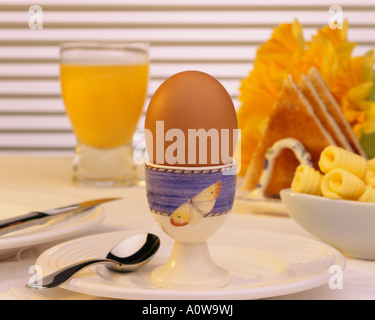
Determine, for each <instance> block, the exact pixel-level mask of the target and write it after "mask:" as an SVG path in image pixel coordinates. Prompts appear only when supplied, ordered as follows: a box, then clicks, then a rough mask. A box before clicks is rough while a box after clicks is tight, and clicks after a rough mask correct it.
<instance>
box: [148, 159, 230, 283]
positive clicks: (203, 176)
mask: <svg viewBox="0 0 375 320" xmlns="http://www.w3.org/2000/svg"><path fill="white" fill-rule="evenodd" d="M145 168H146V172H145V179H146V191H147V200H148V204H149V207H150V210H151V213H152V216H153V217H154V219H155V220H156V222H157V223H158V224H159V226H160V227H161V228H162V230H163V231H164V232H166V233H167V234H168V235H169V236H170V237H172V238H173V239H174V240H175V243H174V246H173V250H172V253H171V256H170V258H169V260H168V261H167V262H166V264H164V265H162V266H161V267H159V268H157V269H155V270H154V271H153V272H152V274H151V283H152V284H153V285H155V286H157V287H161V288H168V289H203V288H204V289H210V288H212V289H213V288H220V287H223V286H225V285H227V284H229V282H230V274H229V272H228V271H227V270H225V269H223V268H221V267H219V266H218V265H216V264H215V262H214V261H213V260H212V258H211V255H210V252H209V249H208V245H207V241H206V240H207V239H208V238H209V237H211V236H212V235H213V234H215V233H216V232H217V230H218V229H219V228H220V227H221V226H222V224H223V223H224V222H225V220H226V218H227V217H228V214H229V213H230V211H231V209H232V206H233V201H234V197H235V191H236V173H237V169H236V166H235V165H234V164H229V165H224V166H216V167H200V168H198V167H197V168H189V167H184V168H181V167H170V166H162V165H155V164H150V163H149V164H146V166H145Z"/></svg>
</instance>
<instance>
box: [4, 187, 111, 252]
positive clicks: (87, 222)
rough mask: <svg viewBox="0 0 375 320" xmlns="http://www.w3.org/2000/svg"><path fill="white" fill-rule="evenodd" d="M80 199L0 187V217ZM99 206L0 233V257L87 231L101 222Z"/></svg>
mask: <svg viewBox="0 0 375 320" xmlns="http://www.w3.org/2000/svg"><path fill="white" fill-rule="evenodd" d="M80 201H82V199H78V198H76V197H67V196H61V195H58V194H53V193H36V192H32V191H9V190H0V219H6V218H10V217H13V216H17V215H22V214H25V213H28V212H30V211H42V210H46V209H52V208H57V207H60V206H64V205H69V204H73V203H77V202H80ZM104 217H105V213H104V210H103V208H101V207H97V208H96V209H94V210H92V211H90V212H87V213H83V214H80V215H77V216H73V217H69V218H68V219H64V217H60V218H56V219H52V220H50V221H49V222H46V223H45V224H43V225H37V226H33V227H29V228H25V229H23V230H18V231H15V232H11V233H9V234H5V235H2V236H0V259H3V258H5V257H8V256H11V255H14V254H15V253H16V252H17V251H19V250H20V249H22V248H25V247H31V246H34V245H37V244H41V243H46V242H51V241H56V240H61V239H66V238H68V237H71V236H75V235H78V234H81V233H83V232H86V231H88V230H91V229H92V228H94V227H95V226H97V225H98V224H99V223H101V222H102V221H103V219H104Z"/></svg>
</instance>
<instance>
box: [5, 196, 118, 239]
mask: <svg viewBox="0 0 375 320" xmlns="http://www.w3.org/2000/svg"><path fill="white" fill-rule="evenodd" d="M119 199H121V198H105V199H97V200H89V201H85V202H81V203H76V204H72V205H68V206H64V207H60V208H55V209H50V210H46V211H32V212H29V213H26V214H24V215H21V216H17V217H12V218H9V219H4V220H0V236H1V235H4V234H7V233H9V232H13V231H17V230H20V229H24V228H28V227H31V226H35V225H39V224H43V223H45V222H47V221H49V220H51V219H53V218H56V217H57V216H61V215H69V216H71V215H76V214H79V213H83V212H86V211H89V210H92V209H94V208H95V207H96V206H98V205H100V204H102V203H105V202H109V201H113V200H119ZM67 217H68V216H67Z"/></svg>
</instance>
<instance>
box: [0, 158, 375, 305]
mask: <svg viewBox="0 0 375 320" xmlns="http://www.w3.org/2000/svg"><path fill="white" fill-rule="evenodd" d="M71 170H72V159H71V158H47V157H46V158H44V157H22V156H3V157H0V192H1V189H5V190H12V191H14V192H17V191H22V192H24V191H25V190H31V191H32V192H46V193H51V192H53V193H58V194H60V195H66V196H69V197H72V196H74V197H79V198H81V199H93V198H101V197H117V196H118V197H122V198H123V199H122V200H120V201H116V202H112V203H107V204H105V205H104V208H105V210H106V218H105V220H104V222H103V223H102V224H101V225H100V226H97V227H96V228H95V229H93V230H91V231H89V232H88V233H87V232H86V233H85V234H82V235H80V236H86V235H88V234H96V233H102V232H109V231H116V230H120V229H132V228H144V227H147V226H150V227H155V226H156V224H155V222H154V221H153V219H152V217H151V215H150V213H149V209H148V205H147V200H146V193H145V189H144V187H142V186H137V187H131V188H88V187H77V186H74V185H72V183H71ZM20 201H22V199H20ZM225 227H230V228H232V227H234V228H248V229H259V230H266V231H274V232H282V233H288V234H295V235H300V236H305V237H309V238H314V237H313V236H312V235H310V234H309V233H308V232H306V231H304V230H303V229H302V228H301V227H299V226H298V225H297V224H296V223H295V222H294V221H293V220H292V219H290V218H289V217H285V216H275V215H266V214H254V213H250V212H249V213H246V214H245V213H236V212H233V213H231V215H230V216H229V218H228V220H227V222H226V224H225ZM64 241H65V240H64ZM53 245H56V243H44V244H42V245H38V246H35V247H32V248H29V249H26V250H24V251H22V252H19V254H18V255H17V256H14V257H11V258H7V259H5V260H1V261H0V299H96V298H98V297H92V296H88V295H83V294H78V293H74V292H71V291H68V290H64V289H61V288H56V289H50V290H28V289H26V288H25V284H27V282H28V279H29V278H30V273H29V268H30V266H32V265H34V264H35V261H36V259H37V258H38V256H39V255H40V254H41V253H43V252H44V251H45V250H47V249H48V248H50V247H51V246H53ZM99 298H100V297H99ZM273 299H319V300H320V299H371V300H372V299H375V262H371V261H362V260H355V259H347V267H346V269H345V271H344V276H343V288H342V289H336V290H332V289H330V288H329V286H328V283H327V285H323V286H321V287H319V288H315V289H312V290H308V291H305V292H300V293H295V294H291V295H285V296H280V297H276V298H273Z"/></svg>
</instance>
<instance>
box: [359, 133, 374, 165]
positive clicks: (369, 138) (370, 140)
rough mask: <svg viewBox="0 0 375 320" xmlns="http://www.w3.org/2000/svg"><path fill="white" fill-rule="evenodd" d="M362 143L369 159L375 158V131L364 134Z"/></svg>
mask: <svg viewBox="0 0 375 320" xmlns="http://www.w3.org/2000/svg"><path fill="white" fill-rule="evenodd" d="M360 142H361V145H362V148H363V150H364V151H365V152H366V154H367V157H368V158H369V159H372V158H375V132H374V133H370V134H363V135H362V137H361V141H360Z"/></svg>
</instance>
